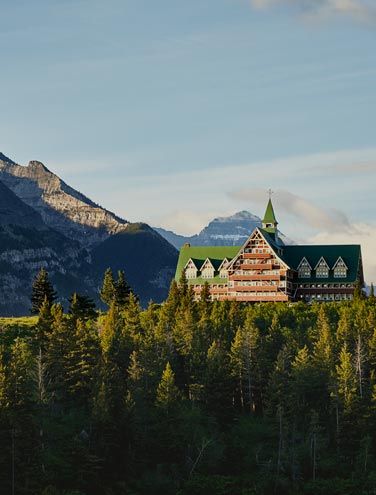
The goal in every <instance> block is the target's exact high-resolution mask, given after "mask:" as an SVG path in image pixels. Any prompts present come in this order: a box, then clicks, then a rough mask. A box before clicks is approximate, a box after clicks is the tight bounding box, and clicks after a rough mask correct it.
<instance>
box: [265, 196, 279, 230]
mask: <svg viewBox="0 0 376 495" xmlns="http://www.w3.org/2000/svg"><path fill="white" fill-rule="evenodd" d="M262 223H263V224H264V225H265V224H269V223H271V224H272V225H277V224H278V222H277V219H276V218H275V213H274V208H273V203H272V200H271V199H269V202H268V206H267V207H266V211H265V215H264V220H263V221H262Z"/></svg>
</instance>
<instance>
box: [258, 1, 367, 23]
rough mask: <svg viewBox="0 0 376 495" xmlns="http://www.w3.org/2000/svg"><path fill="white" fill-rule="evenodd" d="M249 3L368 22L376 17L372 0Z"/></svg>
mask: <svg viewBox="0 0 376 495" xmlns="http://www.w3.org/2000/svg"><path fill="white" fill-rule="evenodd" d="M251 5H253V7H255V8H258V9H263V8H267V7H272V6H283V5H288V6H292V7H295V8H296V9H298V10H300V11H302V12H303V13H304V14H305V15H308V16H309V17H315V18H329V17H331V16H336V15H347V16H350V17H353V18H355V19H358V20H362V21H368V22H373V21H375V19H376V7H375V5H374V0H251Z"/></svg>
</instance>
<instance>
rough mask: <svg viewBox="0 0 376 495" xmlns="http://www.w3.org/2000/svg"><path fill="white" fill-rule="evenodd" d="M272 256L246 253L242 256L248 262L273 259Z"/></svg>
mask: <svg viewBox="0 0 376 495" xmlns="http://www.w3.org/2000/svg"><path fill="white" fill-rule="evenodd" d="M271 257H272V255H271V254H270V253H244V254H243V255H242V258H244V259H246V260H248V259H250V260H252V259H268V258H271Z"/></svg>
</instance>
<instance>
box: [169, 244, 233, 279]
mask: <svg viewBox="0 0 376 495" xmlns="http://www.w3.org/2000/svg"><path fill="white" fill-rule="evenodd" d="M240 247H241V246H183V247H182V248H181V249H180V253H179V260H178V264H177V267H176V273H175V280H176V281H177V282H178V281H179V280H180V276H181V273H182V271H183V270H184V267H185V266H186V264H187V262H188V260H189V259H190V258H191V259H192V261H193V262H194V264H195V265H196V266H202V264H203V263H204V261H205V260H206V259H207V258H209V260H210V261H211V263H212V265H213V266H214V268H215V269H216V270H218V269H219V267H220V266H221V263H222V262H223V260H224V259H225V258H227V259H228V260H231V259H232V258H233V257H234V256H235V255H236V254H237V253H238V252H239V250H240ZM217 279H218V280H217ZM200 280H201V279H200V278H198V279H197V283H200ZM194 281H195V282H196V279H195V280H194ZM204 281H207V282H213V283H221V284H223V283H224V279H223V278H220V277H214V279H205V280H203V282H204Z"/></svg>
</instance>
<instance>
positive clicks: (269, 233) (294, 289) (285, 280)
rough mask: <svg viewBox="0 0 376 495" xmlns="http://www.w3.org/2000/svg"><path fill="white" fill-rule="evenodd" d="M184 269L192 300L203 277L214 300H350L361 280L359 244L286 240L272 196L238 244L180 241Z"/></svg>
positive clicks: (179, 271) (179, 269) (178, 272)
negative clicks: (257, 222)
mask: <svg viewBox="0 0 376 495" xmlns="http://www.w3.org/2000/svg"><path fill="white" fill-rule="evenodd" d="M183 271H184V272H185V275H186V278H187V280H188V283H189V284H190V285H192V286H193V290H194V293H195V297H196V299H199V298H200V293H201V290H202V287H203V285H204V284H205V283H206V282H207V283H208V284H209V286H210V294H211V298H212V299H213V300H215V299H218V300H234V301H244V302H267V301H275V302H277V301H286V302H287V301H299V300H304V301H307V302H311V301H338V300H350V299H352V298H353V295H354V290H355V287H356V286H357V285H358V284H359V283H360V284H361V285H363V283H364V280H363V268H362V258H361V248H360V246H359V245H325V246H322V245H307V246H306V245H299V246H298V245H285V244H284V243H283V241H282V240H281V239H280V237H279V235H278V222H277V220H276V218H275V214H274V209H273V205H272V202H271V200H269V203H268V206H267V209H266V212H265V216H264V219H263V222H262V227H260V228H256V229H255V230H254V231H253V232H252V233H251V234H250V236H249V238H248V239H247V241H246V242H245V244H244V245H243V246H213V247H210V246H205V247H198V246H190V245H189V244H186V245H184V246H183V247H182V248H181V250H180V256H179V261H178V266H177V270H176V280H177V281H179V280H180V278H181V275H182V272H183Z"/></svg>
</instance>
